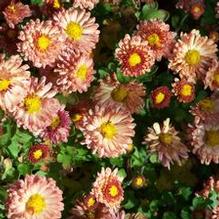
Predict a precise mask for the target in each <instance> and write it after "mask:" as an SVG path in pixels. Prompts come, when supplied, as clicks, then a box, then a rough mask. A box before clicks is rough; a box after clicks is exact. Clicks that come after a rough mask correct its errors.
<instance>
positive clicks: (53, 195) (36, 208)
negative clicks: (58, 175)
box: [6, 175, 64, 219]
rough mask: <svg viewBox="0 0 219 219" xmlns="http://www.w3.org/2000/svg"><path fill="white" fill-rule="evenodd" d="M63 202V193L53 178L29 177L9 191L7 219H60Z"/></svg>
mask: <svg viewBox="0 0 219 219" xmlns="http://www.w3.org/2000/svg"><path fill="white" fill-rule="evenodd" d="M62 200H63V198H62V191H61V190H60V189H59V188H58V187H57V186H56V182H55V181H54V180H53V179H52V178H48V179H47V178H45V177H43V176H38V175H27V176H25V178H24V180H18V181H16V182H15V183H14V184H13V185H12V186H11V187H10V188H9V189H8V199H7V202H6V209H7V218H8V219H13V218H19V219H31V218H35V219H41V218H43V219H51V218H53V219H59V218H61V211H62V210H63V207H64V205H63V203H62Z"/></svg>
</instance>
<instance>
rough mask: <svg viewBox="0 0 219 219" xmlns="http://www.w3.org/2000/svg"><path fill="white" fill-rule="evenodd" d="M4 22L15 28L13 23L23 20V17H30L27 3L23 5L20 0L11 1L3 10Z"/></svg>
mask: <svg viewBox="0 0 219 219" xmlns="http://www.w3.org/2000/svg"><path fill="white" fill-rule="evenodd" d="M3 14H4V17H5V20H6V22H7V23H8V25H9V27H10V28H15V25H17V24H19V23H20V22H22V21H23V19H24V18H26V17H30V16H31V15H32V12H31V10H30V8H29V5H24V4H22V3H21V2H17V3H15V1H12V2H11V4H9V5H8V6H7V7H6V8H5V10H4V11H3Z"/></svg>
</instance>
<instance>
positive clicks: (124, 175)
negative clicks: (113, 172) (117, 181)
mask: <svg viewBox="0 0 219 219" xmlns="http://www.w3.org/2000/svg"><path fill="white" fill-rule="evenodd" d="M118 176H120V177H121V178H122V179H124V178H126V176H127V173H126V171H125V169H120V170H119V171H118Z"/></svg>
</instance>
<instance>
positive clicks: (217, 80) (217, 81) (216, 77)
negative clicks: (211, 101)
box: [214, 72, 219, 86]
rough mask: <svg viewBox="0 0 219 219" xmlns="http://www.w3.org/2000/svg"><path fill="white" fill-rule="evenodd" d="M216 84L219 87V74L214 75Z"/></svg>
mask: <svg viewBox="0 0 219 219" xmlns="http://www.w3.org/2000/svg"><path fill="white" fill-rule="evenodd" d="M214 82H216V84H217V85H218V86H219V72H215V73H214Z"/></svg>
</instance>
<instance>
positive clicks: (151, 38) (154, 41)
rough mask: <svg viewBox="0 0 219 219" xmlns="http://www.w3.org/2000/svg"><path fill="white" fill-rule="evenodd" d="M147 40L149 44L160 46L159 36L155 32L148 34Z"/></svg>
mask: <svg viewBox="0 0 219 219" xmlns="http://www.w3.org/2000/svg"><path fill="white" fill-rule="evenodd" d="M147 41H148V43H149V45H150V46H158V47H159V46H160V37H159V36H158V35H157V34H156V33H153V34H151V35H150V36H148V38H147Z"/></svg>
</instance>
